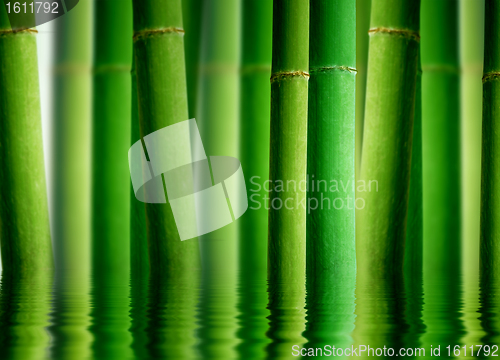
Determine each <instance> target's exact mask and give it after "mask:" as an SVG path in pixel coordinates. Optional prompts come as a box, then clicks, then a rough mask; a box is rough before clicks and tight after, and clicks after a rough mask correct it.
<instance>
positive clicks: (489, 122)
mask: <svg viewBox="0 0 500 360" xmlns="http://www.w3.org/2000/svg"><path fill="white" fill-rule="evenodd" d="M499 11H500V1H499V0H487V1H486V7H485V14H486V16H485V45H484V70H483V139H482V143H483V151H482V169H481V170H482V178H481V260H480V261H481V282H482V283H484V282H491V283H492V284H493V283H495V284H498V280H499V279H500V261H499V255H500V246H498V236H499V235H500V227H498V225H497V222H498V219H500V191H498V189H497V186H498V183H499V181H500V167H499V166H498V164H499V162H498V156H499V154H500V147H499V143H498V139H497V138H498V131H499V130H498V126H499V124H498V122H499V119H500V111H499V104H500V50H499V45H500V19H499V18H498V13H499ZM492 284H491V285H492Z"/></svg>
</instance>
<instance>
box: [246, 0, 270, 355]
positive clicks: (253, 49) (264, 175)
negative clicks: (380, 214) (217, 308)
mask: <svg viewBox="0 0 500 360" xmlns="http://www.w3.org/2000/svg"><path fill="white" fill-rule="evenodd" d="M272 11H273V7H272V2H270V1H268V0H258V1H256V0H244V1H243V13H244V14H245V16H244V17H243V19H242V20H243V21H242V59H241V95H240V102H241V109H240V117H241V130H240V135H239V139H240V155H239V158H240V161H241V164H242V168H243V172H244V175H245V182H246V184H247V189H248V190H249V192H248V197H249V207H250V208H249V209H248V210H247V213H246V214H245V216H243V217H242V218H241V220H239V222H240V229H239V264H240V268H241V270H240V289H241V293H240V312H241V314H242V316H241V330H240V332H239V333H240V337H241V338H242V340H243V341H242V344H241V345H240V349H241V351H242V352H244V353H245V354H246V356H247V357H248V358H249V359H250V358H254V359H261V358H263V357H264V356H265V355H264V346H265V344H266V343H267V342H268V339H267V338H263V337H262V334H265V332H266V331H267V327H268V321H267V319H266V318H267V316H268V315H269V311H268V310H267V309H266V307H267V291H266V289H267V228H268V221H267V218H268V211H267V209H266V208H265V207H264V206H263V205H264V204H263V198H264V197H265V196H267V193H266V191H265V190H264V189H263V187H261V185H262V184H263V182H264V181H266V180H267V179H269V130H270V124H269V118H270V113H271V104H270V101H269V99H270V97H271V88H270V86H269V77H270V76H271V61H272V20H273V12H272ZM252 183H257V184H258V185H254V184H252ZM256 187H259V189H260V190H257V191H256ZM252 196H253V197H252ZM252 199H253V200H255V201H253V202H252Z"/></svg>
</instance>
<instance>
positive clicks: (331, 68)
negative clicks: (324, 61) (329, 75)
mask: <svg viewBox="0 0 500 360" xmlns="http://www.w3.org/2000/svg"><path fill="white" fill-rule="evenodd" d="M336 70H340V71H347V72H350V73H357V72H358V70H356V69H355V68H352V67H349V66H343V65H338V66H320V67H315V68H310V69H309V71H310V72H311V73H315V72H327V71H336Z"/></svg>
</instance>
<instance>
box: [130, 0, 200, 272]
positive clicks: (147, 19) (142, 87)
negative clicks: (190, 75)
mask: <svg viewBox="0 0 500 360" xmlns="http://www.w3.org/2000/svg"><path fill="white" fill-rule="evenodd" d="M133 4H134V54H135V59H136V71H137V91H138V92H137V94H138V106H139V121H140V129H141V136H142V137H144V136H146V135H148V134H150V133H152V132H154V131H156V130H159V129H162V128H164V127H166V126H169V125H172V124H175V123H177V122H181V121H184V120H187V119H188V108H187V92H186V74H185V66H184V42H183V34H184V31H183V30H182V10H181V2H180V0H161V1H146V2H144V1H134V3H133ZM166 156H168V154H167V155H166ZM146 222H147V225H146V226H147V232H148V242H149V260H150V267H151V270H152V271H154V272H156V274H158V275H162V276H169V277H170V276H173V277H177V276H180V277H181V278H184V277H185V279H186V281H195V278H196V277H197V275H196V276H195V274H196V269H198V267H199V255H198V242H197V240H190V241H185V242H181V241H180V238H179V234H178V231H177V227H176V225H175V221H174V218H173V214H172V210H171V208H170V205H168V204H146ZM193 276H194V277H193ZM188 279H189V280H188Z"/></svg>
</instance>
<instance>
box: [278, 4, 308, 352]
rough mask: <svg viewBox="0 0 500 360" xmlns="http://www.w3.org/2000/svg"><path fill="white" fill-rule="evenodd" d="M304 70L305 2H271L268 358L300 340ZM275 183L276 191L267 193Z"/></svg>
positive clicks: (303, 255) (303, 259)
mask: <svg viewBox="0 0 500 360" xmlns="http://www.w3.org/2000/svg"><path fill="white" fill-rule="evenodd" d="M308 70H309V1H308V0H296V1H283V0H275V1H274V3H273V58H272V75H271V144H270V147H271V151H270V180H271V181H272V185H271V191H270V200H269V206H270V209H269V240H268V241H269V243H268V256H269V258H268V278H269V308H270V309H271V318H270V321H271V323H270V330H269V336H270V337H271V338H272V339H273V340H275V341H274V343H273V344H272V345H271V347H270V349H269V351H270V354H271V355H272V356H285V355H288V356H289V354H290V352H289V349H290V347H291V345H290V344H291V343H292V344H300V343H301V342H303V341H304V340H303V338H302V336H301V333H302V331H303V330H304V311H303V308H304V300H305V299H304V296H305V270H306V269H305V267H306V206H305V204H304V202H305V200H306V186H305V184H306V179H307V176H306V172H307V168H306V164H307V106H308V103H307V99H308V80H309V74H308ZM279 181H282V182H283V185H284V186H283V190H284V191H282V192H281V191H275V189H273V187H275V186H279V184H280V183H279ZM280 190H281V189H280ZM289 198H291V199H292V201H290V200H288V203H285V201H287V199H289ZM291 202H292V204H291V205H290V203H291ZM285 205H286V207H285Z"/></svg>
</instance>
